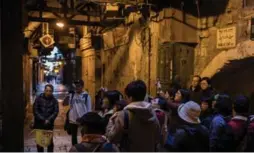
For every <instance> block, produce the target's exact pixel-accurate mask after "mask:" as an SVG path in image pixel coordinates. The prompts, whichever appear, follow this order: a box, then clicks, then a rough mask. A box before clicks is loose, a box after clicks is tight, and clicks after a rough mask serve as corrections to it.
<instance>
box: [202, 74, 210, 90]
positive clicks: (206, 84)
mask: <svg viewBox="0 0 254 153" xmlns="http://www.w3.org/2000/svg"><path fill="white" fill-rule="evenodd" d="M200 87H201V89H202V90H206V89H208V88H211V80H210V78H208V77H204V78H202V79H201V81H200Z"/></svg>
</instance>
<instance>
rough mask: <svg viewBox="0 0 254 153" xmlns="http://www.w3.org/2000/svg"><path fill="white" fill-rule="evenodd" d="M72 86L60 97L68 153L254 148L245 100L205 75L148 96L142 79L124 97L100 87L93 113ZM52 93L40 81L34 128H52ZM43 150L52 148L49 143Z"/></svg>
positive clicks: (252, 119)
mask: <svg viewBox="0 0 254 153" xmlns="http://www.w3.org/2000/svg"><path fill="white" fill-rule="evenodd" d="M74 84H75V89H76V91H74V92H72V93H70V95H69V96H68V97H67V98H66V100H65V101H64V105H69V106H70V110H69V112H68V113H67V120H66V123H65V130H66V131H67V132H68V134H70V135H71V136H72V145H73V146H72V148H71V150H70V152H119V151H121V152H209V151H212V152H224V151H228V152H231V151H232V152H235V151H250V152H252V151H254V145H252V144H254V116H253V115H252V114H250V113H249V105H250V100H249V99H248V97H246V96H244V95H238V96H236V97H230V96H229V95H227V94H224V93H219V92H216V91H215V90H214V89H213V88H212V85H211V81H210V79H209V78H208V77H204V78H201V77H200V76H194V77H193V80H192V84H191V87H190V88H189V89H182V88H181V86H180V85H177V84H175V85H172V86H171V88H170V89H169V90H167V91H162V90H161V91H160V92H158V95H157V96H156V97H149V98H148V97H147V92H146V91H147V87H146V84H145V83H144V82H143V81H142V80H136V81H132V82H130V83H129V84H128V85H127V86H126V88H125V90H124V95H125V96H123V94H122V93H121V92H119V91H117V90H109V91H105V90H103V89H102V90H100V92H99V93H98V95H97V96H96V104H97V105H96V108H95V109H96V111H93V110H92V108H91V97H90V96H89V94H88V93H87V92H85V91H83V87H84V82H83V81H82V80H78V81H75V83H74ZM52 92H53V86H51V85H46V87H45V93H43V94H42V95H41V96H39V97H38V98H37V99H36V100H35V104H34V116H35V124H34V128H39V129H46V130H53V128H54V120H55V118H56V116H57V113H58V105H57V101H56V100H55V98H54V97H53V95H52ZM50 93H51V94H50ZM124 97H125V98H124ZM78 127H81V137H82V140H81V142H80V143H78V140H77V132H78ZM37 148H38V151H43V148H41V147H40V146H37ZM48 151H53V141H52V145H50V146H49V147H48Z"/></svg>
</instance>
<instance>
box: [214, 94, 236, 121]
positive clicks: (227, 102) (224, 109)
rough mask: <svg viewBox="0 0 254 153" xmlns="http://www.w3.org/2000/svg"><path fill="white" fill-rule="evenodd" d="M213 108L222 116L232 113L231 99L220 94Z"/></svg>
mask: <svg viewBox="0 0 254 153" xmlns="http://www.w3.org/2000/svg"><path fill="white" fill-rule="evenodd" d="M215 110H216V112H217V113H219V114H222V115H223V116H229V115H231V114H232V100H231V98H230V97H229V96H228V95H226V94H220V95H219V96H218V98H217V100H216V103H215Z"/></svg>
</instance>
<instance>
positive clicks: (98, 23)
mask: <svg viewBox="0 0 254 153" xmlns="http://www.w3.org/2000/svg"><path fill="white" fill-rule="evenodd" d="M28 21H31V22H48V23H56V22H57V21H58V19H56V18H39V17H32V16H28ZM124 21H125V20H124V18H115V19H113V20H108V21H80V20H70V19H67V20H65V22H66V24H69V25H85V26H98V27H105V26H107V25H113V24H116V23H121V22H124Z"/></svg>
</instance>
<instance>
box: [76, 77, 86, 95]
mask: <svg viewBox="0 0 254 153" xmlns="http://www.w3.org/2000/svg"><path fill="white" fill-rule="evenodd" d="M74 86H75V90H76V92H77V93H81V92H82V91H83V88H84V81H83V80H76V81H74Z"/></svg>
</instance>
